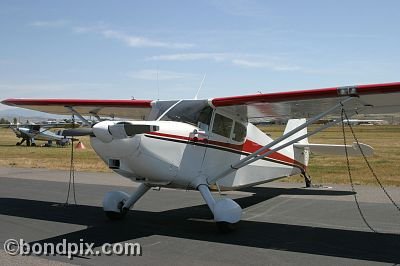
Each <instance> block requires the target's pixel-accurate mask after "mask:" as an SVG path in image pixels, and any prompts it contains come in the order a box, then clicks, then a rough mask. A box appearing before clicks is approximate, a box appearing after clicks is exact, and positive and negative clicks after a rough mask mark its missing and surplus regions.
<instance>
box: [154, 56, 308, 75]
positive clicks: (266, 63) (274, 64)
mask: <svg viewBox="0 0 400 266" xmlns="http://www.w3.org/2000/svg"><path fill="white" fill-rule="evenodd" d="M147 60H154V61H195V60H214V61H216V62H230V63H231V64H232V65H235V66H240V67H246V68H266V69H270V70H274V71H298V70H301V69H302V68H300V67H298V66H294V65H290V64H285V63H283V62H284V61H285V60H284V59H282V58H279V57H266V56H263V55H254V54H234V53H179V54H167V55H157V56H152V57H149V58H147Z"/></svg>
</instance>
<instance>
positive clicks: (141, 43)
mask: <svg viewBox="0 0 400 266" xmlns="http://www.w3.org/2000/svg"><path fill="white" fill-rule="evenodd" d="M74 31H75V32H76V33H90V32H92V33H96V34H100V35H102V36H103V37H104V38H107V39H114V40H118V41H121V42H122V43H124V44H126V45H127V46H129V47H140V48H144V47H160V48H171V49H187V48H191V47H193V46H194V44H191V43H179V42H165V41H159V40H153V39H150V38H147V37H143V36H138V35H130V34H127V33H125V32H122V31H117V30H112V29H109V28H106V27H104V26H99V27H75V28H74Z"/></svg>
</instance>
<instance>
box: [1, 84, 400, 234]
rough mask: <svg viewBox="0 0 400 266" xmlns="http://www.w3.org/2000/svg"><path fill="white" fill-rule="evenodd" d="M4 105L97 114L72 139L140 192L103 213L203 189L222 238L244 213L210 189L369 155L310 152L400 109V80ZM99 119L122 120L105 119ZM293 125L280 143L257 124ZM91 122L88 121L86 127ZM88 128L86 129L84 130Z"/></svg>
mask: <svg viewBox="0 0 400 266" xmlns="http://www.w3.org/2000/svg"><path fill="white" fill-rule="evenodd" d="M2 103H3V104H6V105H11V106H18V107H23V108H27V109H32V110H38V111H42V112H48V113H52V114H64V115H65V114H74V115H76V116H78V117H79V118H80V119H81V120H83V121H86V120H85V118H84V117H83V116H85V115H92V116H96V117H98V118H99V122H98V123H97V124H94V125H93V126H92V127H91V128H86V129H71V130H69V132H65V134H67V135H73V136H80V135H90V136H91V145H92V147H93V148H94V150H95V151H96V153H97V154H98V155H99V156H100V157H101V159H102V160H103V161H104V162H105V163H106V164H107V165H108V166H109V168H111V169H112V170H114V171H115V172H116V173H118V174H120V175H122V176H124V177H127V178H130V179H131V180H133V181H135V182H140V183H141V185H140V186H139V187H138V188H137V190H136V191H134V192H133V193H132V194H131V195H129V194H127V193H125V192H122V191H112V192H108V193H107V194H106V195H105V197H104V199H103V209H104V211H105V213H106V215H107V216H108V217H109V218H110V219H121V218H123V217H124V216H125V214H126V213H127V211H128V210H129V209H131V208H132V206H133V205H134V204H135V203H136V202H137V201H138V200H139V199H140V198H141V197H142V196H143V195H144V194H145V193H146V192H147V191H148V190H149V189H150V188H151V187H168V188H178V189H185V190H186V189H193V190H198V191H199V192H200V193H201V195H202V197H203V199H204V201H205V202H206V203H207V205H208V207H209V208H210V210H211V212H212V214H213V215H214V220H215V222H216V223H217V225H218V227H219V228H220V229H221V230H222V231H228V230H230V229H231V227H232V225H233V224H235V223H237V222H239V221H240V219H241V215H242V209H241V207H240V206H239V205H238V204H237V203H236V202H235V201H233V200H232V199H229V198H222V199H218V200H216V199H214V197H213V196H212V194H211V192H210V188H211V187H212V186H216V187H218V188H220V189H225V190H226V189H230V190H235V189H240V188H244V187H249V186H254V185H258V184H262V183H266V182H270V181H273V180H277V179H280V178H284V177H288V176H292V175H297V174H304V175H306V168H307V165H308V161H309V152H310V151H312V152H320V153H328V154H344V153H345V149H346V150H347V151H348V153H349V154H350V155H359V154H360V150H361V149H362V152H363V153H364V154H365V155H371V154H372V151H373V150H372V148H371V147H370V146H368V145H365V144H361V145H359V146H358V145H347V146H348V147H345V146H344V145H328V144H310V143H308V140H307V139H308V137H309V136H311V135H313V134H315V133H317V132H319V131H321V130H323V129H326V128H328V127H330V126H333V125H335V124H336V123H340V122H341V121H342V120H343V119H344V118H343V115H342V116H340V114H345V115H346V116H345V117H346V118H347V119H348V117H351V116H352V115H354V114H356V113H365V114H381V113H393V112H398V111H400V82H399V83H386V84H373V85H359V86H346V87H334V88H325V89H317V90H303V91H289V92H279V93H269V94H254V95H246V96H233V97H222V98H213V99H205V100H170V101H158V100H157V101H151V100H83V99H79V100H77V99H7V100H4V101H3V102H2ZM327 115H338V117H339V118H338V119H336V120H334V121H332V122H329V123H327V124H325V125H321V126H320V127H319V128H318V129H316V130H314V131H313V132H307V126H308V125H310V124H312V123H314V122H316V121H318V120H320V119H322V118H324V117H325V116H327ZM100 116H108V117H120V118H121V117H124V118H125V119H118V120H115V121H103V120H102V119H100ZM255 118H257V119H260V118H264V119H265V120H266V121H269V120H271V119H290V120H289V121H288V123H287V126H286V129H285V131H284V134H283V135H282V136H281V137H279V138H277V139H275V140H273V139H271V138H270V137H269V136H268V135H266V134H264V133H263V132H262V131H260V130H259V129H258V128H257V127H255V126H254V125H253V124H251V123H249V122H248V121H249V120H250V119H255ZM86 122H87V121H86ZM87 123H88V122H87Z"/></svg>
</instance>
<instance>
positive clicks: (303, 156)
mask: <svg viewBox="0 0 400 266" xmlns="http://www.w3.org/2000/svg"><path fill="white" fill-rule="evenodd" d="M306 121H307V120H306V119H305V118H300V119H289V120H288V122H287V125H286V128H285V131H284V133H283V134H286V133H288V132H290V131H292V130H293V129H295V128H296V127H299V126H301V125H302V124H304V123H306ZM306 134H307V128H303V129H302V130H300V131H299V132H296V134H293V135H292V136H290V137H288V138H287V139H285V140H284V141H283V143H287V142H289V141H292V140H294V139H296V138H298V137H301V136H304V135H306ZM297 143H298V144H303V145H307V144H308V138H305V139H302V140H300V141H299V142H297ZM292 147H293V156H294V159H295V161H297V162H300V163H302V164H303V165H304V166H307V165H308V161H309V158H310V153H309V152H310V151H309V149H308V148H298V147H296V146H295V145H293V146H292Z"/></svg>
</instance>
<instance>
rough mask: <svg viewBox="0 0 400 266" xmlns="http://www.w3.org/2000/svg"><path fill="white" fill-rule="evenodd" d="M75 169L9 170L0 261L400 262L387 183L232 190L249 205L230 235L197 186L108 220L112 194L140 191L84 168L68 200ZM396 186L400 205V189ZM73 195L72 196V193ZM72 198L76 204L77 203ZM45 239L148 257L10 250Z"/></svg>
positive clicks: (0, 201)
mask: <svg viewBox="0 0 400 266" xmlns="http://www.w3.org/2000/svg"><path fill="white" fill-rule="evenodd" d="M68 180H69V175H68V172H66V171H54V170H46V169H22V168H0V244H1V246H0V249H1V252H0V264H1V265H8V264H17V265H18V264H20V265H38V264H46V265H65V264H78V265H132V264H136V265H189V264H190V265H206V264H207V265H338V264H341V265H394V264H400V212H399V211H398V210H397V209H396V208H395V207H394V206H393V205H392V204H391V203H390V202H389V201H388V200H387V198H386V197H385V196H384V194H383V193H382V191H381V190H380V189H379V188H378V187H372V186H371V187H369V186H357V187H356V190H357V192H358V194H357V195H358V198H359V201H360V207H361V209H362V211H363V214H364V216H365V218H366V220H367V222H368V223H369V224H370V226H371V227H372V228H373V229H374V230H376V231H377V233H375V232H372V231H371V230H370V229H369V228H368V227H367V226H366V225H365V223H364V222H363V220H362V219H361V216H360V214H359V212H358V210H357V207H356V205H355V202H354V195H353V193H352V192H351V189H350V186H346V185H335V186H332V188H326V187H322V188H312V189H305V188H302V186H304V185H303V184H292V183H285V182H272V183H268V184H266V185H263V186H258V187H254V188H251V189H246V190H242V191H235V192H226V193H223V195H218V193H215V196H216V197H231V198H233V199H235V200H236V201H237V202H238V203H239V205H240V206H241V207H242V208H243V209H244V212H243V218H242V221H241V222H240V223H239V224H238V225H237V228H236V230H235V231H234V232H232V233H229V234H221V233H219V232H218V231H217V228H216V226H215V224H214V223H213V222H212V216H211V213H210V211H209V209H208V207H207V206H206V205H205V204H204V202H203V199H202V197H201V195H200V194H199V193H198V192H197V191H180V190H172V189H161V190H160V191H157V190H150V191H149V192H148V193H147V194H146V195H145V196H144V197H143V198H142V199H141V200H140V201H139V202H138V203H137V204H136V205H135V206H134V208H133V209H132V210H131V211H130V212H129V213H128V215H127V217H126V218H125V219H124V220H122V221H109V220H107V219H106V217H105V215H104V213H103V210H102V207H101V202H102V199H103V196H104V194H105V193H106V192H108V191H112V190H123V191H126V192H132V191H133V190H134V189H135V187H136V185H135V183H133V182H131V181H129V180H127V179H124V178H122V177H120V176H118V175H116V174H108V173H76V178H75V180H76V184H75V188H76V201H77V205H74V204H70V205H68V206H65V205H63V203H65V201H66V196H67V190H68ZM388 192H389V193H390V194H391V196H392V197H393V199H394V200H395V202H397V203H398V204H399V203H400V188H395V187H389V188H388ZM70 196H72V195H70ZM71 199H73V197H70V201H69V202H70V203H73V200H71ZM11 238H12V239H23V240H24V241H26V242H27V243H30V244H31V245H33V244H35V243H41V244H44V243H54V244H57V243H61V242H62V241H63V239H65V240H64V241H66V242H68V243H78V244H79V243H80V242H82V241H84V242H85V243H94V247H95V250H100V247H101V246H102V245H103V244H105V243H139V244H140V245H141V248H142V255H141V256H126V255H123V256H118V255H112V256H106V255H104V254H102V255H101V256H94V255H83V256H80V255H79V256H73V257H72V259H69V258H68V257H67V256H65V255H49V256H40V257H38V256H34V255H31V256H20V255H17V256H10V255H8V254H6V253H5V252H4V250H3V245H4V242H5V241H6V240H7V239H11Z"/></svg>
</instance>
